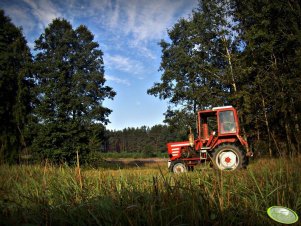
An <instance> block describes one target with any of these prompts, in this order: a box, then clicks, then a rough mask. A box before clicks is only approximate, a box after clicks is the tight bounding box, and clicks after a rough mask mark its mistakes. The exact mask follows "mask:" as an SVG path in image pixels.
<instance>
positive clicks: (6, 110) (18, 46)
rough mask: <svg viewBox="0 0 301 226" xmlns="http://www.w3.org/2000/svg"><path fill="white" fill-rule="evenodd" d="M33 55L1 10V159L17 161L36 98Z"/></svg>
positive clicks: (23, 147) (17, 29) (24, 147)
mask: <svg viewBox="0 0 301 226" xmlns="http://www.w3.org/2000/svg"><path fill="white" fill-rule="evenodd" d="M31 61H32V58H31V54H30V50H29V48H28V46H27V42H26V40H25V38H24V37H23V34H22V30H21V29H20V28H17V27H16V26H15V25H14V24H13V23H12V22H11V20H10V18H9V17H7V16H5V14H4V11H3V10H0V90H1V92H0V103H1V104H0V160H4V159H6V160H8V161H9V162H13V161H17V160H18V157H19V153H20V152H21V151H22V149H26V147H27V145H26V143H25V138H24V136H25V134H26V131H25V130H26V128H25V126H26V124H27V122H28V120H29V113H30V112H31V109H32V101H33V99H34V97H33V96H32V93H31V88H32V87H33V82H32V79H31V78H32V76H31V72H30V65H31Z"/></svg>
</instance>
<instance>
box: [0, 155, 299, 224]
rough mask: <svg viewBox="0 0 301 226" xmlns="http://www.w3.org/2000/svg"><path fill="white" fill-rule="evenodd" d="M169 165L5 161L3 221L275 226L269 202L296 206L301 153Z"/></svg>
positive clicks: (0, 169) (1, 169)
mask: <svg viewBox="0 0 301 226" xmlns="http://www.w3.org/2000/svg"><path fill="white" fill-rule="evenodd" d="M166 165H167V164H165V163H163V164H162V163H156V164H152V165H146V166H143V167H138V166H137V167H129V168H124V169H108V168H107V167H106V168H103V169H102V168H99V169H88V168H86V169H81V171H80V173H79V171H78V170H79V169H78V167H68V166H60V167H57V166H52V165H49V164H48V163H46V164H44V165H35V166H25V165H22V166H9V165H2V166H0V211H1V212H0V225H274V224H275V222H273V221H272V220H271V219H270V218H269V217H268V216H267V214H266V209H267V208H268V207H270V206H272V205H283V206H287V207H290V208H292V209H294V210H295V211H296V212H297V213H298V214H299V215H300V213H301V158H298V159H293V160H284V159H277V160H268V159H261V160H257V161H255V162H252V163H251V164H250V166H249V167H248V169H247V170H242V171H237V172H224V171H217V170H213V169H211V168H209V167H203V166H202V167H199V168H196V169H195V171H194V172H192V173H185V174H181V175H174V174H171V173H169V172H168V171H167V169H166Z"/></svg>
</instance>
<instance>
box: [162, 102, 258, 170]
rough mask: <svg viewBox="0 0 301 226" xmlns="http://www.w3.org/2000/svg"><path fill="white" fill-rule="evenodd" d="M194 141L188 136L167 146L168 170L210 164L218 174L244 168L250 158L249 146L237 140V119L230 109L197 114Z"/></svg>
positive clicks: (225, 108) (239, 138)
mask: <svg viewBox="0 0 301 226" xmlns="http://www.w3.org/2000/svg"><path fill="white" fill-rule="evenodd" d="M197 116H198V121H197V137H196V139H195V138H194V134H193V133H192V132H191V129H190V134H189V135H188V141H181V142H173V143H168V144H167V148H168V155H169V158H170V160H169V169H170V170H171V171H172V172H178V171H180V172H182V171H185V170H191V169H193V167H194V166H195V165H197V164H198V163H201V162H206V161H211V163H212V165H213V166H214V167H216V168H218V169H221V170H235V169H239V168H242V167H246V165H247V163H248V157H251V156H252V154H253V153H252V152H250V151H249V148H248V143H247V141H246V140H244V139H243V138H242V136H240V128H239V122H238V115H237V111H236V110H235V108H233V107H232V106H222V107H215V108H212V109H210V110H202V111H199V112H198V114H197Z"/></svg>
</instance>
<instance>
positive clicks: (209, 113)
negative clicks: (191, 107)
mask: <svg viewBox="0 0 301 226" xmlns="http://www.w3.org/2000/svg"><path fill="white" fill-rule="evenodd" d="M220 110H234V108H233V107H232V106H221V107H213V108H212V109H211V110H210V109H209V110H201V111H199V112H198V114H200V115H204V114H205V115H214V114H216V112H217V111H220Z"/></svg>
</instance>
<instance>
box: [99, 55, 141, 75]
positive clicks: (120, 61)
mask: <svg viewBox="0 0 301 226" xmlns="http://www.w3.org/2000/svg"><path fill="white" fill-rule="evenodd" d="M104 62H105V65H106V66H107V67H109V68H111V69H113V68H114V69H115V70H119V71H123V72H126V73H130V74H131V75H133V76H134V77H136V78H138V79H143V74H144V70H145V69H144V68H145V67H144V65H143V64H142V63H141V62H139V61H136V60H133V59H130V58H128V57H124V56H121V55H114V56H113V55H105V56H104Z"/></svg>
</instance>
